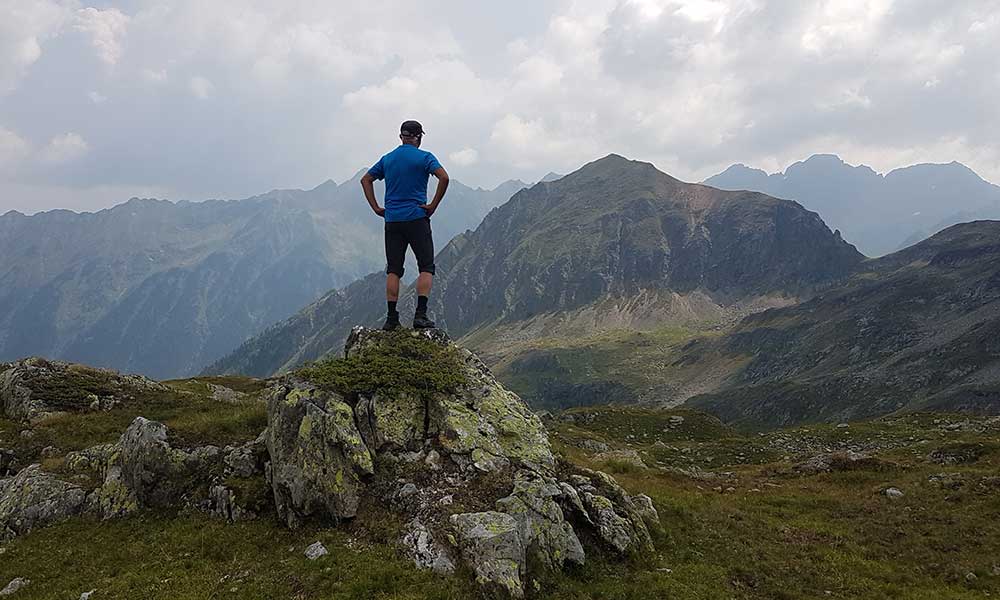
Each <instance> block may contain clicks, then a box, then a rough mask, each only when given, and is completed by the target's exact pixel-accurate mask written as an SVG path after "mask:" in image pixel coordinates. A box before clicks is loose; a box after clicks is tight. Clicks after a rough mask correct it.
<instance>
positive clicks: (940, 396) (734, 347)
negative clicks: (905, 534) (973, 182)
mask: <svg viewBox="0 0 1000 600" xmlns="http://www.w3.org/2000/svg"><path fill="white" fill-rule="evenodd" d="M727 358H728V359H730V362H729V364H733V365H740V366H739V368H737V369H734V370H733V371H731V373H730V375H729V377H728V378H727V380H726V381H725V382H724V383H723V384H722V385H721V386H720V388H719V389H718V390H715V391H713V392H710V393H708V394H703V395H699V396H696V397H695V398H693V399H691V400H690V401H689V404H691V405H693V406H696V407H700V408H703V409H706V410H709V411H711V412H714V413H716V414H718V415H720V416H722V417H723V418H724V419H726V420H728V421H731V422H736V423H744V424H749V425H754V426H776V425H777V426H780V425H787V424H794V423H801V422H813V421H826V422H831V421H844V420H853V419H863V418H868V417H872V416H877V415H884V414H887V413H893V412H897V411H914V410H938V411H961V412H967V413H975V414H996V413H998V412H1000V221H979V222H973V223H967V224H963V225H956V226H954V227H951V228H949V229H946V230H945V231H943V232H941V233H939V234H937V235H935V236H933V237H931V238H930V239H928V240H926V241H924V242H922V243H920V244H917V245H916V246H913V247H911V248H908V249H906V250H903V251H900V252H897V253H895V254H891V255H889V256H886V257H884V258H882V259H879V260H876V261H872V262H870V263H867V264H866V265H865V269H864V270H863V271H862V272H860V273H859V274H858V275H857V276H855V277H854V278H852V279H851V280H850V281H849V282H848V283H847V284H845V285H843V286H840V287H837V288H835V289H831V290H828V291H827V292H825V293H823V294H821V295H820V296H817V297H816V298H813V299H811V300H809V301H807V302H804V303H802V304H799V305H796V306H790V307H785V308H779V309H773V310H769V311H766V312H763V313H760V314H757V315H753V316H750V317H748V318H746V319H745V320H744V321H742V322H741V323H740V324H739V326H737V327H736V328H735V329H734V330H733V331H732V332H730V333H728V334H727V335H726V336H723V337H721V338H716V339H703V340H699V341H696V342H694V343H691V344H690V345H688V346H687V347H686V348H685V350H684V353H683V355H682V356H680V357H678V358H677V360H678V362H679V363H683V364H684V365H686V366H687V367H688V368H691V369H696V370H698V369H705V368H708V366H709V365H711V364H716V363H719V362H720V361H722V362H725V361H726V360H727Z"/></svg>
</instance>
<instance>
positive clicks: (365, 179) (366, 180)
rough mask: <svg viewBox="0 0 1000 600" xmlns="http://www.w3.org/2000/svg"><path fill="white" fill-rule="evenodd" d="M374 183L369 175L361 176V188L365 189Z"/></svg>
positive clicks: (373, 179)
mask: <svg viewBox="0 0 1000 600" xmlns="http://www.w3.org/2000/svg"><path fill="white" fill-rule="evenodd" d="M374 181H375V178H374V177H372V174H371V173H365V174H364V175H362V176H361V187H365V186H366V185H370V184H371V183H372V182H374Z"/></svg>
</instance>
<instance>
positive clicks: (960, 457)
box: [927, 444, 986, 465]
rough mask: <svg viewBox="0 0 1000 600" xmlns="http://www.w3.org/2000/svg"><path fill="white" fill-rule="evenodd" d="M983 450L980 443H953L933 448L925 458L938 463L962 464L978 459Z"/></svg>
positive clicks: (984, 450)
mask: <svg viewBox="0 0 1000 600" xmlns="http://www.w3.org/2000/svg"><path fill="white" fill-rule="evenodd" d="M985 452H986V449H985V448H984V447H983V446H982V445H981V444H954V445H951V446H945V447H943V448H938V449H936V450H934V451H933V452H931V453H930V454H929V455H927V460H929V461H930V462H932V463H934V464H938V465H964V464H969V463H974V462H976V461H978V460H979V458H980V457H981V456H982V455H983V454H984V453H985Z"/></svg>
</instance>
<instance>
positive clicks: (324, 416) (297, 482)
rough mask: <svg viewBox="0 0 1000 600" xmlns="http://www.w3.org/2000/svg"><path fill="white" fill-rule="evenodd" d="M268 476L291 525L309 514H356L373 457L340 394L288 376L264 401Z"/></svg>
mask: <svg viewBox="0 0 1000 600" xmlns="http://www.w3.org/2000/svg"><path fill="white" fill-rule="evenodd" d="M267 414H268V427H267V437H266V439H267V449H268V454H269V456H270V463H269V465H268V470H267V474H268V481H269V482H270V483H271V487H272V489H273V490H274V499H275V504H276V507H277V510H278V515H279V516H280V517H281V518H282V519H283V520H284V521H285V522H286V523H287V524H288V525H289V526H290V527H295V526H297V525H299V523H300V522H301V521H302V519H305V518H309V517H314V516H315V517H329V518H332V519H343V518H350V517H353V516H355V514H356V513H357V510H358V503H359V501H360V496H361V491H362V489H363V487H364V481H363V480H364V478H365V477H367V476H370V475H372V474H373V473H374V466H373V463H372V456H371V453H370V452H369V450H368V447H367V446H365V443H364V440H363V439H362V438H361V433H360V432H359V431H358V428H357V426H356V425H355V422H354V411H353V410H352V408H351V406H350V405H348V404H347V402H346V401H345V400H344V398H343V397H342V396H340V395H339V394H337V393H335V392H330V391H326V390H321V389H319V388H317V387H315V386H313V385H311V384H308V383H305V382H302V381H295V380H289V381H287V382H285V383H282V384H279V385H277V386H275V387H274V388H273V389H272V390H271V394H270V397H269V398H268V403H267Z"/></svg>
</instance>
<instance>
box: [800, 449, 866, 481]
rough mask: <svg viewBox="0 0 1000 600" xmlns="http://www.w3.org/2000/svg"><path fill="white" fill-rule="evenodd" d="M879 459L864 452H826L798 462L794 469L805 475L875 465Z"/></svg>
mask: <svg viewBox="0 0 1000 600" xmlns="http://www.w3.org/2000/svg"><path fill="white" fill-rule="evenodd" d="M875 463H877V459H875V458H872V457H871V456H870V455H868V454H865V453H862V452H854V451H851V450H848V451H847V452H824V453H821V454H816V455H815V456H811V457H809V458H808V459H806V460H804V461H802V462H800V463H797V464H796V465H795V466H793V467H792V469H793V470H794V471H796V472H798V473H801V474H803V475H815V474H817V473H830V472H832V471H847V470H850V469H854V468H860V467H862V466H865V465H873V464H875Z"/></svg>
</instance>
